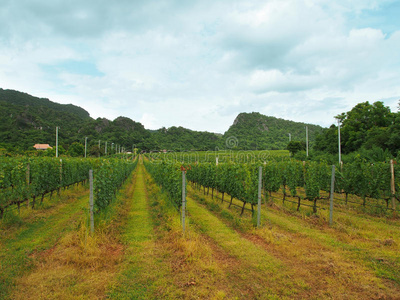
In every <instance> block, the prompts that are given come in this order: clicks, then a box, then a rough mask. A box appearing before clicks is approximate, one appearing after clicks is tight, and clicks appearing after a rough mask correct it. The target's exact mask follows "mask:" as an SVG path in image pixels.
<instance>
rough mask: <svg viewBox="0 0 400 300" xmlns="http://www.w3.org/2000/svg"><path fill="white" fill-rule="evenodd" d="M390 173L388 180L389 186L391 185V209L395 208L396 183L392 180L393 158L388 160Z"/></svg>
mask: <svg viewBox="0 0 400 300" xmlns="http://www.w3.org/2000/svg"><path fill="white" fill-rule="evenodd" d="M390 173H391V180H390V186H391V191H392V208H393V211H395V210H396V197H395V194H396V185H395V182H394V164H393V159H391V160H390Z"/></svg>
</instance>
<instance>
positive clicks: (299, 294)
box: [0, 153, 400, 299]
mask: <svg viewBox="0 0 400 300" xmlns="http://www.w3.org/2000/svg"><path fill="white" fill-rule="evenodd" d="M162 155H163V154H159V155H157V156H155V155H146V156H143V155H142V156H140V157H138V158H135V159H132V157H119V158H109V159H73V158H62V159H53V158H24V157H22V158H0V211H1V214H2V216H1V221H0V227H1V239H0V267H1V268H0V269H1V270H2V272H1V275H0V298H1V299H56V298H63V299H76V298H82V297H83V298H85V297H86V298H88V299H104V298H111V299H159V298H164V299H199V298H200V299H305V298H307V299H308V298H311V299H332V298H335V299H396V298H398V295H400V277H399V274H398V269H399V268H400V260H399V256H398V253H399V250H400V249H399V247H400V231H399V228H400V222H399V219H398V214H399V212H400V210H399V207H400V203H399V189H400V168H399V166H398V165H397V164H396V162H394V163H392V164H391V163H390V162H388V163H376V164H368V163H365V162H363V161H362V160H355V161H353V162H352V163H349V164H344V165H342V166H339V167H337V168H336V172H335V181H334V194H332V195H331V194H330V193H331V192H330V191H331V180H332V166H330V165H327V164H324V163H317V162H309V161H307V162H302V161H296V160H293V159H290V158H289V157H288V156H287V155H280V154H279V155H275V156H274V155H272V154H271V153H270V155H269V159H268V158H267V157H266V156H263V155H261V154H260V155H261V156H259V158H258V159H254V160H252V159H248V160H247V156H248V155H249V154H246V153H243V154H238V153H237V154H236V156H235V157H233V156H225V157H224V156H223V155H211V154H210V155H205V154H204V156H203V158H202V159H197V158H199V157H198V156H193V157H190V158H189V157H186V159H185V156H182V157H181V158H180V159H175V158H174V157H173V156H172V154H167V155H164V156H162ZM250 156H251V154H250ZM244 157H246V160H244V159H243V158H244ZM260 167H261V170H262V173H261V181H260V180H259V179H260V177H259V175H260V174H259V172H260ZM89 170H92V172H93V195H90V193H89V190H90V189H89V182H90V177H89V173H90V172H89ZM183 176H185V178H186V184H185V185H183V183H184V182H185V181H184V180H183V178H182V177H183ZM260 184H261V188H262V190H261V191H262V192H261V202H262V207H261V212H260V214H261V226H259V227H258V228H257V227H256V223H255V215H256V211H257V204H258V198H259V192H258V189H259V185H260ZM183 189H185V194H184V197H183V195H182V193H183ZM91 196H93V197H94V213H95V215H96V218H95V232H94V234H90V231H89V228H88V218H89V213H88V211H89V198H90V197H91ZM183 198H184V199H185V205H184V206H182V201H183ZM331 198H332V199H333V200H334V222H333V224H332V225H329V224H328V216H327V211H328V208H329V199H331ZM183 208H185V209H186V212H185V215H186V219H183V220H185V225H186V231H185V233H183V232H182V223H181V222H182V215H181V214H182V211H183Z"/></svg>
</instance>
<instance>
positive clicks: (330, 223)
mask: <svg viewBox="0 0 400 300" xmlns="http://www.w3.org/2000/svg"><path fill="white" fill-rule="evenodd" d="M334 191H335V165H333V166H332V178H331V199H330V203H329V225H332V224H333V193H334Z"/></svg>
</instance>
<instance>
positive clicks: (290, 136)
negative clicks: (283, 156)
mask: <svg viewBox="0 0 400 300" xmlns="http://www.w3.org/2000/svg"><path fill="white" fill-rule="evenodd" d="M291 141H292V135H291V134H290V133H289V142H291Z"/></svg>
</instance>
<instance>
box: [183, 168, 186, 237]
mask: <svg viewBox="0 0 400 300" xmlns="http://www.w3.org/2000/svg"><path fill="white" fill-rule="evenodd" d="M185 214H186V182H185V171H182V231H183V235H185Z"/></svg>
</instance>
